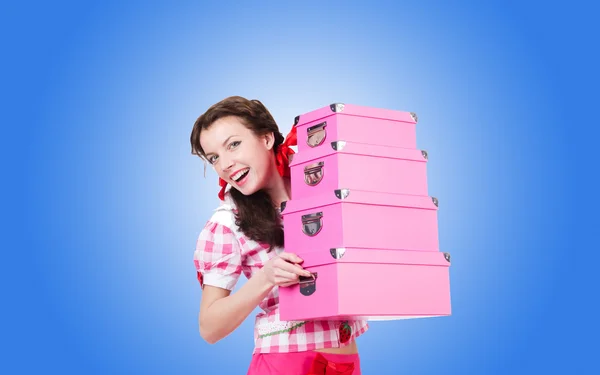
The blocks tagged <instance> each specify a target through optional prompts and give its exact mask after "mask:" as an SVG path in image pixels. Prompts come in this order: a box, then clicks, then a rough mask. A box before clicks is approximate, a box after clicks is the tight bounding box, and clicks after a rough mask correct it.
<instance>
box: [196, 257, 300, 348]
mask: <svg viewBox="0 0 600 375" xmlns="http://www.w3.org/2000/svg"><path fill="white" fill-rule="evenodd" d="M301 262H302V259H300V258H299V257H297V256H296V255H294V254H291V253H281V254H280V255H279V256H276V257H274V258H272V259H271V260H269V261H268V262H267V263H265V265H264V266H263V268H261V269H260V270H259V271H258V272H257V273H256V274H255V275H253V276H252V277H251V278H250V279H249V280H248V282H247V283H246V284H244V286H242V287H241V288H240V290H238V291H237V292H235V293H233V294H230V293H231V292H230V291H229V290H227V289H223V288H218V287H214V286H210V285H205V286H204V289H203V291H202V300H201V302H200V313H199V315H198V322H199V325H200V336H202V338H203V339H204V340H206V341H207V342H208V343H210V344H214V343H216V342H217V341H219V340H221V339H223V338H224V337H226V336H227V335H229V334H230V333H231V332H233V331H234V330H235V329H236V328H237V327H238V326H239V325H240V324H242V322H243V321H244V319H246V318H247V317H248V315H250V313H251V312H252V311H253V310H254V309H255V308H256V306H258V304H259V303H260V302H261V301H262V300H263V299H264V298H265V297H266V296H267V294H269V292H270V291H271V289H273V287H274V286H276V285H278V286H289V285H293V284H295V283H297V282H298V275H304V276H306V275H310V272H308V271H305V270H303V269H302V267H300V266H299V265H298V264H297V263H301Z"/></svg>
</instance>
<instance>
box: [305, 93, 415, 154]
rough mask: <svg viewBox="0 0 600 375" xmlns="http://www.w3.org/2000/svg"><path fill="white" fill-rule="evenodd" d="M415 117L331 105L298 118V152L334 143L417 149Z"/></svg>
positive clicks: (348, 105)
mask: <svg viewBox="0 0 600 375" xmlns="http://www.w3.org/2000/svg"><path fill="white" fill-rule="evenodd" d="M416 124H417V115H416V114H415V113H413V112H402V111H395V110H390V109H382V108H373V107H365V106H358V105H353V104H342V103H334V104H331V105H329V106H327V107H322V108H320V109H317V110H315V111H312V112H308V113H306V114H303V115H301V116H296V118H295V120H294V126H296V127H297V132H298V152H303V151H305V150H310V149H311V148H318V147H321V146H323V144H325V143H329V142H332V141H337V140H345V141H348V142H358V143H367V144H373V145H384V146H392V147H402V148H417V134H416V131H417V129H416Z"/></svg>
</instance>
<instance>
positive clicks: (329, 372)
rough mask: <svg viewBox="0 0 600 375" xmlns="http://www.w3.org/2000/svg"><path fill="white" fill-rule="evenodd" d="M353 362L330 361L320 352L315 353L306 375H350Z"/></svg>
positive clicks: (352, 369)
mask: <svg viewBox="0 0 600 375" xmlns="http://www.w3.org/2000/svg"><path fill="white" fill-rule="evenodd" d="M353 372H354V363H353V362H349V363H336V362H331V361H329V360H328V359H327V358H325V357H324V356H323V355H322V354H320V353H317V356H316V357H315V359H314V361H313V363H312V366H311V368H310V371H309V372H308V374H306V375H352V373H353Z"/></svg>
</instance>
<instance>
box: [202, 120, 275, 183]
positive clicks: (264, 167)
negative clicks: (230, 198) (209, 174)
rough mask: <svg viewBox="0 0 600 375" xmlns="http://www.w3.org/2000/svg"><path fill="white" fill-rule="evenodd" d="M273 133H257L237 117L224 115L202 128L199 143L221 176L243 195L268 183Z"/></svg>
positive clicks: (271, 169) (270, 171)
mask: <svg viewBox="0 0 600 375" xmlns="http://www.w3.org/2000/svg"><path fill="white" fill-rule="evenodd" d="M273 141H274V139H273V134H272V133H269V134H267V135H264V136H260V137H258V136H256V135H255V134H254V133H253V132H252V130H250V129H248V128H247V127H246V126H244V124H242V122H241V120H240V119H239V118H237V117H233V116H229V117H223V118H221V119H219V120H217V121H215V122H214V123H212V125H211V126H209V128H208V129H205V130H202V133H201V135H200V145H201V146H202V149H203V150H204V152H205V154H206V158H207V160H208V161H209V163H210V164H212V166H213V167H214V168H215V171H216V172H217V174H218V175H219V177H220V178H222V179H223V180H225V181H226V182H227V183H228V184H230V185H231V186H232V187H235V188H236V189H237V190H239V191H240V192H241V193H242V194H244V195H250V194H253V193H255V192H256V191H258V190H260V189H262V188H264V187H266V186H267V185H268V181H269V178H270V176H271V174H272V171H273V167H272V165H271V164H272V161H271V160H272V159H271V157H272V154H273V151H272V150H273Z"/></svg>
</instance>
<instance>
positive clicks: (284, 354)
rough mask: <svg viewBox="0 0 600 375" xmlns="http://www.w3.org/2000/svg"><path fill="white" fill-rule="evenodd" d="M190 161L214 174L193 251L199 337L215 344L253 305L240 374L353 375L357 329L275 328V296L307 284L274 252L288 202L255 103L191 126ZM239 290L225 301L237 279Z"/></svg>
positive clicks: (281, 158) (271, 139)
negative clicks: (213, 193) (213, 190)
mask: <svg viewBox="0 0 600 375" xmlns="http://www.w3.org/2000/svg"><path fill="white" fill-rule="evenodd" d="M190 141H191V145H192V153H193V154H195V155H198V156H199V157H200V158H202V159H204V160H205V161H206V162H208V163H210V164H211V165H212V166H213V167H214V169H215V171H216V172H217V174H218V175H219V185H220V187H221V191H220V192H219V198H220V199H221V201H222V203H221V204H220V206H219V207H218V208H217V209H216V210H215V211H214V213H213V214H212V216H211V218H210V219H209V220H208V222H207V223H206V225H205V226H204V228H203V229H202V231H201V233H200V235H199V237H198V241H197V244H196V250H195V252H194V263H195V267H196V270H197V276H198V281H199V282H200V285H201V288H202V299H201V302H200V312H199V316H198V320H199V326H200V335H201V336H202V338H203V339H204V340H206V341H207V342H209V343H216V342H217V341H219V340H221V339H222V338H224V337H226V336H227V335H229V334H230V333H231V332H232V331H233V330H235V329H236V328H237V327H238V326H239V325H240V324H241V323H242V322H243V321H244V319H246V318H247V317H248V315H250V313H251V312H252V311H253V310H254V309H255V308H256V307H257V306H260V308H261V309H262V312H261V313H260V314H258V315H257V316H256V320H255V328H254V343H255V346H254V351H253V355H252V361H251V363H250V368H249V370H248V375H254V374H260V375H269V374H285V375H308V374H325V373H327V374H348V375H349V374H353V375H360V373H361V371H360V360H359V355H358V349H357V346H356V341H355V339H356V338H357V337H358V336H360V335H361V334H363V333H364V332H365V331H366V330H367V329H368V325H367V323H366V321H362V320H354V321H353V320H351V321H345V322H344V321H293V322H288V321H282V320H280V319H279V299H278V288H285V287H288V286H290V285H294V284H296V283H297V282H298V278H299V276H301V275H304V276H310V273H308V272H307V271H306V270H304V269H303V267H302V259H301V258H300V257H299V256H298V255H296V254H292V253H289V252H286V251H284V249H283V245H284V244H283V227H282V220H281V215H280V212H279V207H280V204H281V202H284V201H287V200H290V199H292V197H291V192H290V172H289V157H290V155H291V154H293V153H294V151H293V150H292V149H290V148H289V146H292V145H295V144H296V133H295V128H293V129H292V131H291V132H290V135H288V137H287V138H286V139H285V141H284V138H283V136H282V134H281V133H280V131H279V128H278V126H277V124H276V123H275V120H274V119H273V117H272V116H271V114H270V113H269V111H268V110H267V109H266V108H265V106H264V105H263V104H262V103H261V102H260V101H258V100H247V99H245V98H242V97H237V96H236V97H229V98H226V99H224V100H222V101H221V102H219V103H216V104H214V105H213V106H211V107H210V108H209V109H208V110H207V111H206V112H205V113H204V114H202V115H201V116H200V117H199V118H198V119H197V120H196V122H195V123H194V127H193V130H192V134H191V137H190ZM242 273H244V275H245V276H246V277H247V279H248V282H246V283H245V284H244V285H243V286H242V287H241V288H240V289H239V290H238V291H237V292H235V293H233V294H232V293H231V291H232V290H233V289H234V287H235V285H236V283H237V281H238V280H239V277H240V275H241V274H242Z"/></svg>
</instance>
